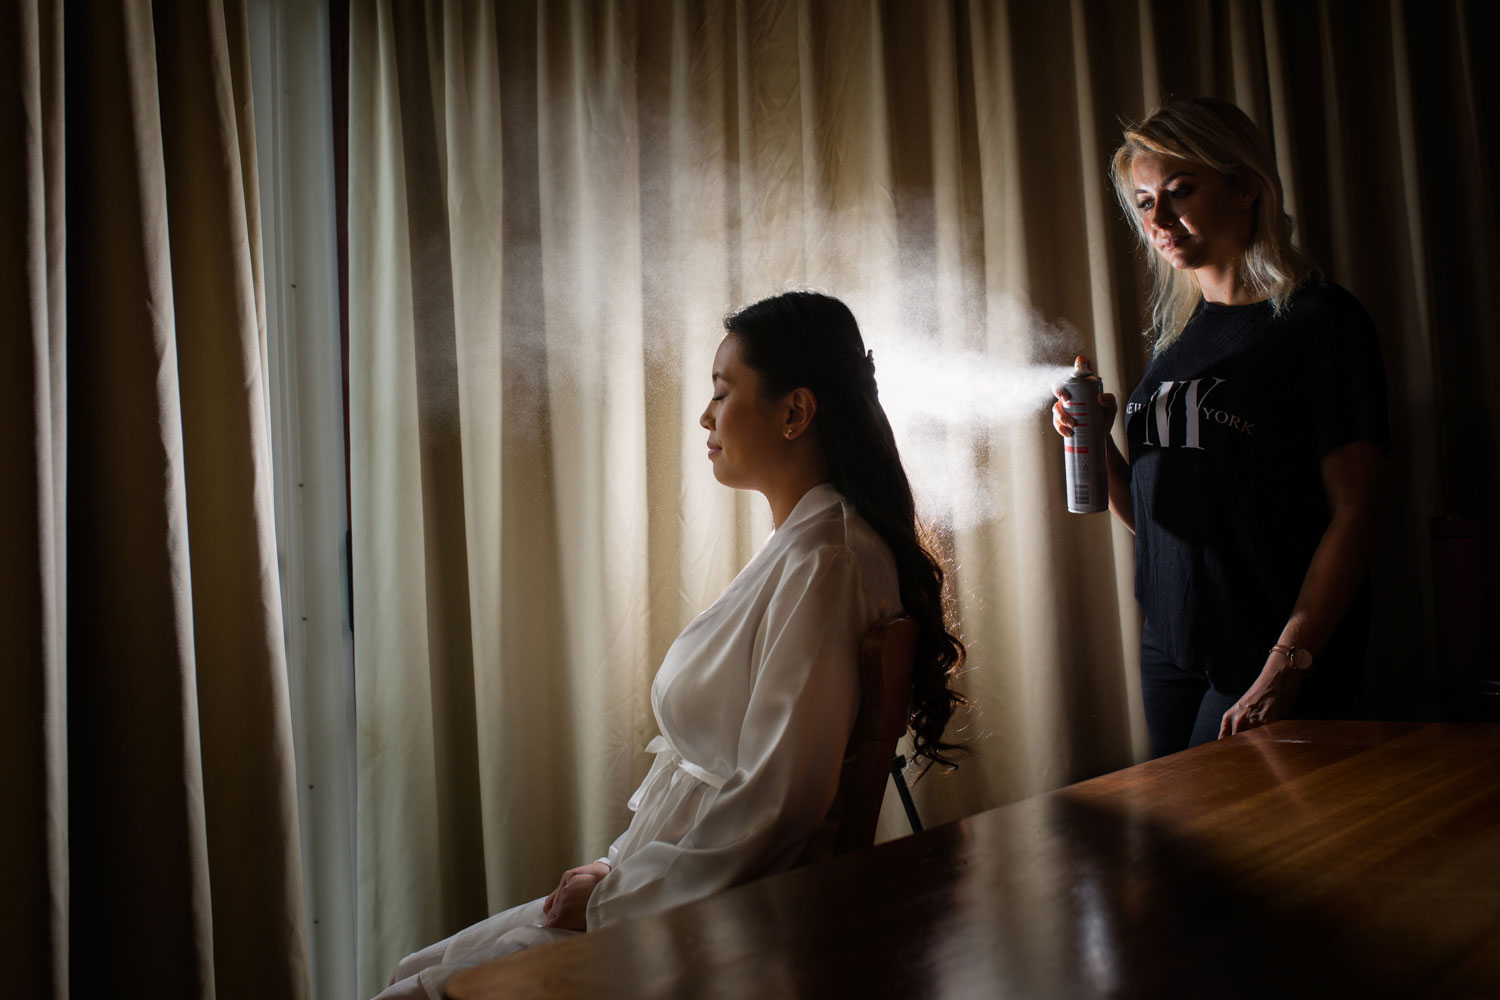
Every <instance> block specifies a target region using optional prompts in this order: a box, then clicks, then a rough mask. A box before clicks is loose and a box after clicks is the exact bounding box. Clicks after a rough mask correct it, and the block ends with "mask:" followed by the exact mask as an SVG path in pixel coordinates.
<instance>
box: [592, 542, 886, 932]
mask: <svg viewBox="0 0 1500 1000" xmlns="http://www.w3.org/2000/svg"><path fill="white" fill-rule="evenodd" d="M874 617H875V612H874V610H873V609H872V608H871V602H870V600H869V599H868V597H867V596H866V594H865V590H864V586H863V583H862V581H861V578H860V574H859V572H858V569H857V567H856V566H855V564H854V560H853V557H852V556H851V554H850V552H849V550H848V549H847V548H844V547H842V546H826V547H824V548H821V549H818V550H816V551H814V552H812V553H810V554H809V555H808V556H806V557H805V558H803V559H802V560H800V561H799V562H798V563H796V564H794V565H793V566H790V567H788V569H787V571H786V573H785V574H784V575H783V577H782V579H781V581H780V583H779V584H778V586H777V589H776V592H775V594H774V595H773V597H772V599H771V602H770V604H769V605H768V607H767V610H766V614H765V618H764V620H763V622H762V624H761V627H760V629H759V630H758V633H757V637H756V638H757V641H756V645H755V650H754V652H753V653H752V658H751V666H752V669H753V671H754V677H755V680H754V684H753V686H752V688H751V692H750V698H749V701H748V705H747V708H746V711H745V717H744V723H743V725H742V727H741V730H740V733H739V736H738V749H737V754H736V757H735V761H736V765H737V766H736V769H735V772H734V774H733V775H732V776H730V778H729V779H728V781H726V782H725V783H724V786H723V787H722V788H720V789H719V790H718V792H717V794H714V795H712V796H711V797H710V798H709V800H708V801H707V803H706V804H705V806H704V807H703V808H702V809H701V811H700V813H699V816H698V819H697V822H695V823H694V825H693V827H692V828H691V829H690V830H689V831H688V833H687V835H686V836H685V837H683V838H682V840H681V841H680V842H678V843H675V844H672V843H665V842H662V841H655V842H653V843H650V844H647V845H646V846H644V847H642V848H641V849H640V850H638V851H636V852H635V853H633V854H631V855H630V856H629V857H628V858H626V859H624V860H623V861H621V862H620V863H619V864H618V865H617V866H616V867H615V868H614V871H612V872H611V873H610V875H609V876H608V877H607V878H605V879H604V880H603V881H601V882H600V883H599V885H598V888H596V889H595V890H594V894H593V896H592V898H591V899H590V900H589V905H588V926H589V927H590V928H595V927H600V926H603V925H605V924H609V923H613V922H616V921H619V920H623V919H626V918H629V917H637V916H643V915H646V914H649V913H656V912H658V911H661V910H665V909H668V908H669V907H672V906H677V905H680V904H682V903H686V902H690V901H692V900H695V899H701V898H703V897H705V896H708V895H711V894H713V893H715V892H718V891H720V890H721V889H726V888H728V887H730V886H733V885H737V884H739V883H741V882H746V881H749V880H750V879H753V878H756V877H758V876H759V875H761V874H765V873H768V872H772V871H780V870H783V869H786V868H788V867H790V866H791V865H792V864H793V863H795V861H796V859H797V857H798V856H799V855H800V854H801V852H802V851H803V849H804V848H805V846H806V844H807V842H808V840H809V839H810V838H811V837H812V836H813V834H814V833H815V832H816V830H817V829H818V826H819V825H820V824H821V823H822V821H823V819H824V817H825V816H826V815H827V813H828V810H829V808H830V807H831V806H832V804H833V799H834V796H835V794H836V792H837V790H838V780H839V772H840V768H841V766H842V763H843V758H844V751H845V749H846V747H847V745H848V741H849V732H850V729H851V727H852V726H853V724H854V713H855V708H856V704H857V700H858V697H859V690H858V688H859V672H858V665H857V662H856V660H857V656H858V649H859V642H860V639H861V637H862V636H863V635H864V630H865V629H866V628H867V627H868V626H869V624H870V622H871V621H873V620H874ZM725 738H726V739H734V735H733V734H726V736H725Z"/></svg>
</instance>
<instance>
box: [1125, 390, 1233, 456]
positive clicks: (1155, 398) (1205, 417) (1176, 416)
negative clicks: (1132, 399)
mask: <svg viewBox="0 0 1500 1000" xmlns="http://www.w3.org/2000/svg"><path fill="white" fill-rule="evenodd" d="M1223 384H1224V380H1223V379H1221V378H1217V377H1215V376H1212V375H1210V376H1208V377H1206V378H1194V379H1186V380H1184V381H1180V382H1163V383H1161V385H1159V386H1157V387H1156V391H1155V392H1153V393H1151V398H1150V399H1148V400H1147V401H1146V403H1145V404H1144V406H1142V407H1131V408H1130V412H1132V413H1133V412H1135V411H1136V410H1137V409H1145V410H1147V411H1148V413H1147V416H1146V420H1145V429H1146V434H1145V439H1144V442H1143V443H1145V444H1147V445H1153V446H1155V447H1157V448H1172V447H1177V448H1193V449H1196V450H1198V451H1202V450H1203V436H1202V429H1203V424H1204V423H1213V424H1220V425H1223V426H1225V427H1228V428H1230V429H1231V430H1236V431H1240V432H1241V433H1243V434H1245V435H1247V436H1253V435H1254V433H1255V425H1254V424H1253V423H1251V422H1250V421H1248V420H1245V419H1244V418H1242V417H1240V416H1239V415H1237V414H1233V413H1229V412H1227V411H1225V410H1222V409H1217V408H1215V407H1212V406H1208V405H1206V404H1207V402H1208V397H1209V395H1210V394H1211V393H1212V392H1213V391H1214V390H1215V389H1217V388H1218V387H1219V386H1221V385H1223Z"/></svg>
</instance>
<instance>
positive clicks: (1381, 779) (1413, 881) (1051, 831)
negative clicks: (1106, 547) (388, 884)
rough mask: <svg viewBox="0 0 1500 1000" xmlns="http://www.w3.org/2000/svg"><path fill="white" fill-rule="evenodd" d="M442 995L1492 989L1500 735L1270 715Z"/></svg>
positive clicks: (607, 934) (463, 981)
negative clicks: (1181, 749) (1242, 728)
mask: <svg viewBox="0 0 1500 1000" xmlns="http://www.w3.org/2000/svg"><path fill="white" fill-rule="evenodd" d="M449 989H450V996H452V997H454V998H455V1000H483V998H500V997H506V998H513V997H591V998H592V997H683V998H687V997H693V998H700V997H701V998H731V997H745V998H750V997H755V998H780V997H806V998H823V997H877V998H878V997H891V998H900V1000H917V998H925V997H1005V996H1016V997H1069V998H1071V997H1092V996H1110V997H1184V996H1193V997H1198V996H1202V997H1223V996H1230V997H1241V996H1244V997H1286V996H1316V997H1345V996H1360V997H1363V996H1436V997H1500V726H1492V725H1483V724H1476V725H1420V724H1396V723H1364V722H1339V723H1327V722H1323V723H1316V722H1281V723H1276V724H1275V725H1271V726H1267V727H1266V728H1264V729H1259V730H1253V731H1251V732H1250V733H1247V734H1243V735H1241V736H1238V737H1235V738H1233V739H1230V740H1225V741H1222V742H1219V743H1214V744H1210V745H1208V746H1204V747H1199V748H1197V749H1194V750H1190V751H1187V752H1185V753H1180V754H1176V755H1174V756H1171V757H1166V758H1163V759H1161V760H1156V761H1151V762H1148V763H1145V764H1141V765H1138V766H1136V767H1132V768H1128V769H1126V770H1124V771H1119V772H1116V773H1114V774H1109V775H1105V776H1103V777H1100V778H1095V779H1093V780H1092V781H1085V782H1081V783H1079V784H1077V785H1072V786H1069V787H1067V788H1064V789H1061V790H1059V791H1056V792H1053V793H1050V794H1047V795H1042V796H1038V797H1036V798H1033V799H1028V800H1026V801H1024V802H1019V803H1016V804H1014V805H1010V806H1005V807H1002V808H999V809H993V810H990V811H989V812H986V813H981V814H980V815H977V816H972V817H970V818H968V819H966V820H962V821H960V822H957V823H951V824H949V825H947V826H943V827H939V828H936V829H933V830H928V831H927V832H925V833H922V834H918V835H916V836H913V837H907V838H904V839H902V840H898V841H893V842H891V843H888V844H883V845H881V846H879V847H877V848H875V849H873V850H870V851H864V852H860V853H858V854H853V855H848V856H846V857H842V858H836V859H834V860H832V861H829V862H825V863H824V864H821V865H817V866H814V867H811V868H804V869H802V870H799V871H795V872H789V873H787V874H784V875H779V876H775V877H772V878H768V879H763V880H761V881H759V882H756V883H753V884H751V885H747V886H741V887H740V888H738V889H734V890H732V891H729V892H725V893H722V894H720V895H718V896H715V897H713V898H711V899H705V900H702V901H701V902H698V903H693V904H691V905H688V906H684V907H681V908H679V909H676V910H672V911H670V912H667V913H663V914H659V915H657V916H654V917H649V918H644V919H641V920H635V921H628V922H626V923H624V924H619V925H616V926H614V927H608V928H605V929H603V930H600V931H595V932H593V933H590V934H587V935H580V936H579V937H577V938H574V939H572V940H568V941H564V942H561V943H559V944H553V945H548V946H546V947H542V948H537V949H534V950H532V951H529V952H522V953H521V954H519V955H516V956H514V957H511V958H507V959H502V960H500V961H497V962H494V963H491V964H490V965H488V966H484V967H481V968H478V969H474V970H472V971H470V972H468V973H465V974H464V975H462V976H460V977H458V978H456V979H454V980H453V982H452V983H451V984H450V987H449Z"/></svg>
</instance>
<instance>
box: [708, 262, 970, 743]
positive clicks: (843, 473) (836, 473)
mask: <svg viewBox="0 0 1500 1000" xmlns="http://www.w3.org/2000/svg"><path fill="white" fill-rule="evenodd" d="M724 329H725V330H727V331H728V332H729V333H731V334H733V335H734V336H735V338H736V340H737V341H738V342H739V349H740V359H741V360H742V361H743V362H744V363H745V364H747V365H748V366H750V368H751V369H753V370H754V371H755V373H756V375H757V376H758V378H759V381H760V390H761V395H762V396H763V397H764V398H767V399H774V398H777V397H780V396H784V395H786V394H787V393H789V392H791V391H792V390H793V389H797V388H801V387H806V388H808V389H810V390H812V394H813V396H814V397H815V398H816V399H817V401H818V408H817V411H816V414H815V416H814V417H813V424H812V427H813V430H815V431H816V432H817V435H818V443H819V444H820V445H821V446H822V449H823V455H824V458H825V459H826V460H827V462H828V470H829V478H830V479H831V480H832V483H833V486H834V488H835V489H837V490H838V491H839V492H840V493H842V494H843V495H844V497H845V499H847V500H848V501H849V502H850V503H851V504H853V505H854V507H855V509H856V510H858V511H859V514H860V516H861V517H863V518H864V519H865V521H866V523H868V524H869V525H870V527H872V528H874V529H875V531H876V532H877V533H878V534H879V535H880V537H881V538H882V539H883V540H884V541H885V543H886V545H887V546H889V547H890V550H891V554H892V555H893V556H894V557H895V561H896V575H897V580H898V582H899V584H900V588H901V606H902V608H904V609H905V613H906V614H907V615H909V616H911V617H912V618H914V619H916V622H917V626H918V638H917V658H916V663H915V664H914V665H913V668H912V685H911V712H910V715H909V716H908V719H907V722H908V724H909V725H910V727H911V732H912V745H913V748H914V751H915V755H916V756H918V757H925V758H927V761H928V765H929V766H930V765H931V764H933V763H937V764H942V765H943V766H944V767H947V768H950V769H951V768H954V767H957V766H958V764H957V761H956V760H955V759H954V755H955V753H956V752H958V751H961V750H964V749H965V747H964V746H963V745H962V744H958V743H947V742H944V740H943V730H944V729H946V728H947V725H948V720H949V719H950V718H952V716H953V712H954V710H955V709H956V708H957V707H958V706H959V705H963V704H966V701H965V699H964V696H963V695H961V694H959V693H958V692H957V691H954V690H953V689H952V688H951V687H949V683H950V681H951V679H952V677H953V675H954V673H955V672H956V671H957V670H958V668H959V666H960V665H961V664H962V663H963V660H964V645H963V643H962V642H960V641H959V639H958V637H957V636H956V635H954V634H953V633H952V632H951V631H949V626H950V616H951V614H952V607H951V605H950V603H949V602H948V600H947V596H946V594H945V591H944V589H943V567H942V565H941V564H940V563H939V561H938V559H937V558H936V557H935V555H934V554H933V551H932V550H931V549H930V548H929V547H928V546H927V545H925V544H923V539H922V537H921V534H920V532H921V531H922V529H921V526H920V525H919V524H918V522H917V513H916V504H915V503H914V502H913V500H912V494H911V484H910V483H909V482H908V481H907V478H906V470H905V469H904V468H902V466H901V456H900V454H899V453H898V452H897V450H896V439H895V436H894V435H893V434H892V433H891V424H890V421H889V420H887V419H886V416H885V410H883V409H882V408H881V406H880V400H879V398H878V396H877V394H876V389H875V365H874V362H873V360H872V359H871V358H870V357H869V355H867V354H866V353H865V343H864V338H863V337H861V336H860V334H859V324H858V323H856V322H855V320H854V314H853V313H851V312H850V311H849V307H848V306H846V305H844V303H842V302H840V301H839V300H838V299H835V298H833V297H832V296H828V295H822V294H819V293H818V292H806V291H797V292H786V293H783V294H781V295H776V296H773V297H772V298H769V299H763V300H761V301H760V302H757V303H755V304H754V305H751V306H746V307H745V308H744V309H741V310H740V311H739V312H737V313H735V314H734V315H732V316H730V317H729V318H728V319H726V320H725V321H724Z"/></svg>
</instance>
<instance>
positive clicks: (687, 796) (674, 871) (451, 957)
mask: <svg viewBox="0 0 1500 1000" xmlns="http://www.w3.org/2000/svg"><path fill="white" fill-rule="evenodd" d="M725 329H726V330H727V331H728V333H727V336H725V338H724V340H723V343H722V344H721V345H720V346H719V350H718V353H717V354H716V355H715V358H714V369H713V398H712V399H711V400H710V402H709V404H708V408H707V409H706V410H704V412H703V416H702V418H701V420H700V423H701V424H702V425H703V427H704V429H705V430H707V431H708V457H709V460H710V461H711V462H712V464H713V471H714V476H715V478H717V479H718V480H719V482H721V483H723V484H724V485H725V486H729V487H733V488H735V489H747V490H756V491H757V492H759V493H761V494H762V495H763V496H765V498H766V500H767V502H769V504H770V506H771V515H772V521H773V523H774V524H775V531H774V532H773V533H772V535H771V537H770V539H769V540H768V541H767V542H766V544H765V546H764V547H763V548H762V549H761V550H760V552H759V553H757V554H756V556H755V557H754V558H753V559H752V560H751V561H750V563H749V564H748V565H747V566H746V567H745V568H744V569H743V570H742V571H741V572H740V574H739V575H738V576H737V577H735V579H734V581H733V582H732V583H731V584H730V585H729V587H728V588H727V589H726V590H725V591H724V593H723V594H721V595H720V596H719V598H718V600H716V601H715V602H714V603H713V605H712V606H710V607H709V608H708V610H706V611H704V612H703V613H702V614H700V615H699V616H698V617H697V618H695V619H693V621H692V622H691V623H690V624H689V625H688V627H687V628H686V629H684V630H683V631H682V634H681V635H679V636H678V637H677V640H676V642H674V643H673V645H672V647H671V649H670V650H668V652H667V655H666V659H665V660H664V661H663V662H662V665H661V669H660V670H659V671H658V673H657V675H656V679H655V681H654V682H653V683H652V685H651V707H652V710H653V712H654V713H655V715H656V721H657V725H658V727H659V728H660V731H661V735H660V736H658V737H656V738H655V739H653V740H652V741H651V742H650V743H649V744H648V745H647V747H646V750H647V752H649V753H654V754H655V755H656V759H655V762H654V763H653V764H652V767H651V770H650V772H649V773H648V774H647V775H646V778H645V780H644V781H643V782H642V783H641V786H640V788H638V789H637V790H636V792H635V794H634V795H633V796H631V798H630V803H629V805H630V808H631V810H632V811H633V812H634V818H633V819H632V820H631V823H630V826H629V827H628V828H627V829H626V830H625V832H624V833H622V834H621V835H620V836H619V838H618V839H616V840H615V842H614V843H613V844H612V845H610V848H609V853H608V854H607V856H605V857H604V858H601V859H600V860H598V861H596V862H594V863H593V864H589V865H585V866H583V867H581V868H574V869H570V870H569V871H567V872H565V873H563V876H562V879H561V880H560V882H559V883H558V886H557V888H556V889H554V890H553V892H552V893H551V894H550V895H548V896H546V897H545V898H542V899H535V900H532V901H531V902H529V903H524V904H522V905H520V906H516V907H513V908H512V909H509V910H506V911H504V912H502V913H498V914H496V915H495V916H493V917H490V918H489V919H487V920H483V921H481V922H480V923H478V924H475V925H474V926H472V927H470V928H468V929H466V930H463V931H460V932H459V933H457V934H455V935H453V936H452V937H450V938H448V939H446V940H444V941H440V942H438V943H437V944H434V945H431V946H429V947H428V948H425V949H423V950H421V951H419V952H416V953H414V954H412V955H410V956H408V957H407V958H406V959H404V960H402V962H401V964H400V965H399V966H398V967H397V969H396V974H395V976H394V977H393V978H392V983H393V985H392V986H391V988H390V989H388V990H387V991H386V992H385V993H383V994H381V997H382V998H395V997H431V998H433V1000H438V998H440V997H441V995H442V988H443V985H444V984H445V983H446V982H447V980H448V979H449V978H451V977H452V976H453V975H454V974H455V973H457V972H458V971H460V970H461V969H464V968H469V967H472V966H475V965H479V964H481V963H483V962H486V961H489V960H491V959H494V958H498V957H501V956H503V955H507V954H510V953H513V952H515V951H517V950H520V949H522V948H525V947H528V946H530V945H532V944H536V943H540V942H543V941H546V940H551V939H553V938H555V937H557V936H559V935H566V934H569V933H575V932H580V931H585V930H589V929H593V928H598V927H602V926H605V925H607V924H611V923H614V922H617V921H620V920H625V919H628V918H630V917H636V916H642V915H645V914H649V913H655V912H658V911H660V910H665V909H667V908H669V907H673V906H677V905H680V904H682V903H687V902H691V901H692V900H696V899H701V898H703V897H705V896H708V895H711V894H712V893H715V892H718V891H720V890H722V889H726V888H728V887H730V886H733V885H738V884H741V883H743V882H748V881H750V880H752V879H755V878H759V877H761V876H763V875H769V874H771V873H773V872H779V871H785V870H787V869H789V868H791V867H793V866H795V865H796V864H797V863H798V862H799V861H801V860H805V859H807V858H810V857H817V856H820V855H826V854H827V853H828V851H827V847H828V844H827V842H826V841H827V839H828V836H829V835H831V834H832V832H833V830H834V824H833V821H835V820H836V819H837V817H831V816H830V815H829V813H830V808H831V807H832V806H833V803H834V798H835V793H836V791H837V789H838V781H839V773H840V768H841V765H842V762H843V756H844V751H845V748H846V746H847V744H848V741H849V735H850V732H851V730H852V728H853V724H854V716H855V710H856V708H857V706H858V702H859V675H858V667H857V663H856V657H857V652H858V649H859V644H860V639H861V638H862V636H863V635H864V633H865V631H866V629H868V628H869V626H870V625H871V624H872V623H873V622H875V621H876V620H878V619H880V618H883V617H889V616H892V615H896V614H901V613H905V614H908V615H910V616H911V617H913V618H915V619H916V620H917V622H918V624H919V628H920V638H919V640H918V647H917V663H916V666H915V669H914V671H913V681H912V707H911V715H910V720H909V721H910V724H911V728H912V736H913V745H914V750H915V752H916V754H917V755H918V756H921V757H925V758H927V759H928V760H929V762H938V763H941V764H943V765H945V766H949V767H951V766H953V760H952V753H953V751H955V750H957V749H958V747H957V746H955V745H953V744H950V743H945V742H943V739H942V736H943V730H944V727H945V726H946V725H947V722H948V719H949V717H950V716H951V715H952V714H953V710H954V708H955V706H956V705H958V704H959V703H960V702H961V701H962V698H961V696H959V695H958V694H957V693H956V692H954V691H952V690H951V689H950V687H949V681H950V679H951V676H952V674H953V671H954V670H955V669H956V668H957V666H958V665H959V663H960V662H961V661H962V659H963V646H962V644H961V643H960V642H959V641H958V640H957V639H956V638H955V637H954V636H953V635H952V634H950V633H949V631H948V622H947V619H946V616H945V609H944V602H943V572H942V569H941V567H940V566H939V564H938V562H937V561H936V560H935V559H934V558H933V556H932V555H931V553H930V552H929V551H928V550H927V549H926V548H925V547H924V546H923V544H922V543H921V541H920V540H919V537H918V533H917V522H916V517H915V512H914V508H913V504H912V495H911V488H910V486H909V484H908V482H907V479H906V474H905V472H904V470H903V469H902V467H901V460H900V457H899V455H898V454H897V451H896V444H895V440H894V438H893V437H892V436H891V430H890V424H889V422H888V421H887V420H886V418H885V413H884V411H883V410H882V409H881V407H880V403H879V400H878V398H877V395H876V388H875V367H874V361H873V358H872V357H871V356H870V355H869V354H867V353H866V351H865V349H864V343H863V340H862V338H861V337H860V334H859V328H858V325H857V324H856V323H855V320H854V316H853V315H852V314H851V313H850V312H849V310H848V308H847V307H845V306H844V304H843V303H842V302H839V301H838V300H837V299H833V298H830V297H828V296H825V295H820V294H817V293H813V292H789V293H786V294H784V295H780V296H776V297H774V298H771V299H766V300H764V301H762V302H758V303H756V304H755V305H752V306H749V307H747V308H746V309H744V310H742V311H740V312H739V313H736V314H735V315H733V316H731V317H730V318H729V319H728V320H726V321H725Z"/></svg>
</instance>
